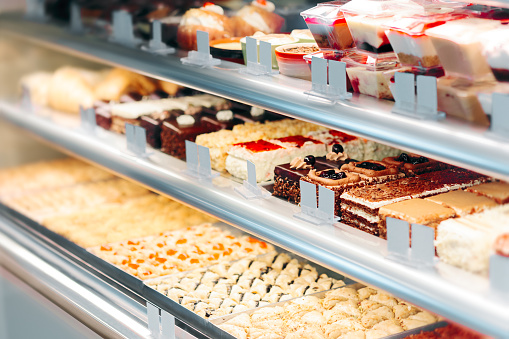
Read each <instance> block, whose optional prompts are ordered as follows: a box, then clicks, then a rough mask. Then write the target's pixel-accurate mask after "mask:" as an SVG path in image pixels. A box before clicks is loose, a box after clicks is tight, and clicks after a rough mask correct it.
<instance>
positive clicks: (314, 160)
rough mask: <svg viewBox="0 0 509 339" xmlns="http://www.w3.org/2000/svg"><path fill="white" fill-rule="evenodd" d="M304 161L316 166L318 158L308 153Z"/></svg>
mask: <svg viewBox="0 0 509 339" xmlns="http://www.w3.org/2000/svg"><path fill="white" fill-rule="evenodd" d="M304 162H305V163H306V164H308V165H311V166H314V165H315V163H316V159H315V157H314V156H312V155H306V157H305V158H304Z"/></svg>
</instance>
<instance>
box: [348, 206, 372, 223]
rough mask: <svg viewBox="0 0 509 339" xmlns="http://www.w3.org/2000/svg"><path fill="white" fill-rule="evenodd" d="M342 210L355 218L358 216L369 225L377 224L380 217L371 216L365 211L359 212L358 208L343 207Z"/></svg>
mask: <svg viewBox="0 0 509 339" xmlns="http://www.w3.org/2000/svg"><path fill="white" fill-rule="evenodd" d="M344 210H345V211H348V212H350V213H352V214H354V215H356V216H359V217H361V218H363V219H366V220H367V221H369V222H370V223H378V222H379V221H380V217H379V216H378V214H376V215H373V214H371V213H367V212H366V211H364V210H361V209H360V208H357V207H350V206H345V207H344Z"/></svg>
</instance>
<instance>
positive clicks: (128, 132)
mask: <svg viewBox="0 0 509 339" xmlns="http://www.w3.org/2000/svg"><path fill="white" fill-rule="evenodd" d="M125 136H126V142H127V150H128V151H130V152H132V153H134V154H135V155H136V156H138V157H142V158H146V157H148V156H149V155H150V153H147V135H146V131H145V129H144V128H143V127H140V126H135V125H132V124H130V123H126V124H125Z"/></svg>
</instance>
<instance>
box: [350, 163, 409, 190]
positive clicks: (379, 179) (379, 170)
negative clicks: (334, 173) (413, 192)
mask: <svg viewBox="0 0 509 339" xmlns="http://www.w3.org/2000/svg"><path fill="white" fill-rule="evenodd" d="M341 169H342V170H343V171H348V172H352V173H357V174H358V175H359V177H360V178H361V180H362V181H364V182H365V183H367V184H380V183H384V182H387V181H392V180H396V179H399V178H402V177H404V176H405V175H404V174H403V173H401V172H400V171H399V169H398V167H397V166H393V165H390V164H387V163H384V162H381V161H376V160H366V161H359V162H349V163H347V164H344V165H343V166H341Z"/></svg>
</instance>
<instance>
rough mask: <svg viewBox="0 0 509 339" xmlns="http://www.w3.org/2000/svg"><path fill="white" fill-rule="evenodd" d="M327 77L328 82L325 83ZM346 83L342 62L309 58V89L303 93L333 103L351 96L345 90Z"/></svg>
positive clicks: (344, 66)
mask: <svg viewBox="0 0 509 339" xmlns="http://www.w3.org/2000/svg"><path fill="white" fill-rule="evenodd" d="M327 78H328V79H329V80H328V81H329V84H327ZM346 83H347V82H346V64H345V63H344V62H341V61H335V60H330V61H327V60H326V59H322V58H317V57H313V58H312V59H311V91H307V92H304V93H305V94H307V95H309V96H310V97H318V98H321V99H325V100H327V101H329V102H331V103H335V102H337V101H338V100H347V99H350V98H351V97H352V93H348V92H347V90H346Z"/></svg>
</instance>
